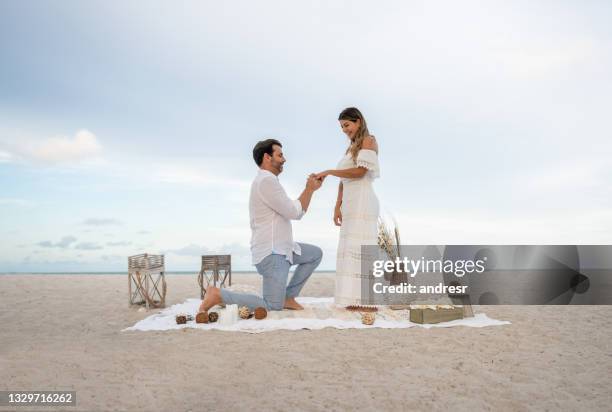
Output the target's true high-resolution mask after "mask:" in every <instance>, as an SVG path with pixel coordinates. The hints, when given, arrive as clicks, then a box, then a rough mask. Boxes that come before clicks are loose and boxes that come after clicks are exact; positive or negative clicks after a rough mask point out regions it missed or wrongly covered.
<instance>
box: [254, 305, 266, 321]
mask: <svg viewBox="0 0 612 412" xmlns="http://www.w3.org/2000/svg"><path fill="white" fill-rule="evenodd" d="M266 316H268V311H267V310H266V308H264V307H261V306H260V307H258V308H255V319H258V320H261V319H265V318H266Z"/></svg>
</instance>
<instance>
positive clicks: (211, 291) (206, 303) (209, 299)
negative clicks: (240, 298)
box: [198, 286, 221, 312]
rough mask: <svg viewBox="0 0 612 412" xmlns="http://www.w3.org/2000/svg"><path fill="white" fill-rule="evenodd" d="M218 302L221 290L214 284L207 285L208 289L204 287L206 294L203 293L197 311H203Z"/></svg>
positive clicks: (219, 301)
mask: <svg viewBox="0 0 612 412" xmlns="http://www.w3.org/2000/svg"><path fill="white" fill-rule="evenodd" d="M219 303H221V290H220V289H219V288H216V287H214V286H209V287H208V289H206V295H204V300H203V301H202V304H201V305H200V309H199V310H198V311H199V312H204V311H205V310H208V309H210V308H212V307H213V306H215V305H218V304H219Z"/></svg>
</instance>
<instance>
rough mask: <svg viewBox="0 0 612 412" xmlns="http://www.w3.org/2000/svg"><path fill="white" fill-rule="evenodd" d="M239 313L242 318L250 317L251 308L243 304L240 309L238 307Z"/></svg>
mask: <svg viewBox="0 0 612 412" xmlns="http://www.w3.org/2000/svg"><path fill="white" fill-rule="evenodd" d="M238 315H239V316H240V317H241V318H242V319H248V318H249V317H250V316H251V310H250V309H249V308H248V307H246V306H241V307H240V309H238Z"/></svg>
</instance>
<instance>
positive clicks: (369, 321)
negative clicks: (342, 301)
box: [361, 312, 376, 325]
mask: <svg viewBox="0 0 612 412" xmlns="http://www.w3.org/2000/svg"><path fill="white" fill-rule="evenodd" d="M374 320H376V315H375V314H374V313H372V312H366V313H362V314H361V323H363V324H364V325H373V324H374Z"/></svg>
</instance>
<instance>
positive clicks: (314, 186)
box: [306, 174, 323, 192]
mask: <svg viewBox="0 0 612 412" xmlns="http://www.w3.org/2000/svg"><path fill="white" fill-rule="evenodd" d="M322 184H323V179H317V178H316V177H315V175H313V174H311V175H310V176H308V180H307V181H306V189H308V190H311V191H313V192H314V191H316V190H318V189H319V188H320V187H321V185H322Z"/></svg>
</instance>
